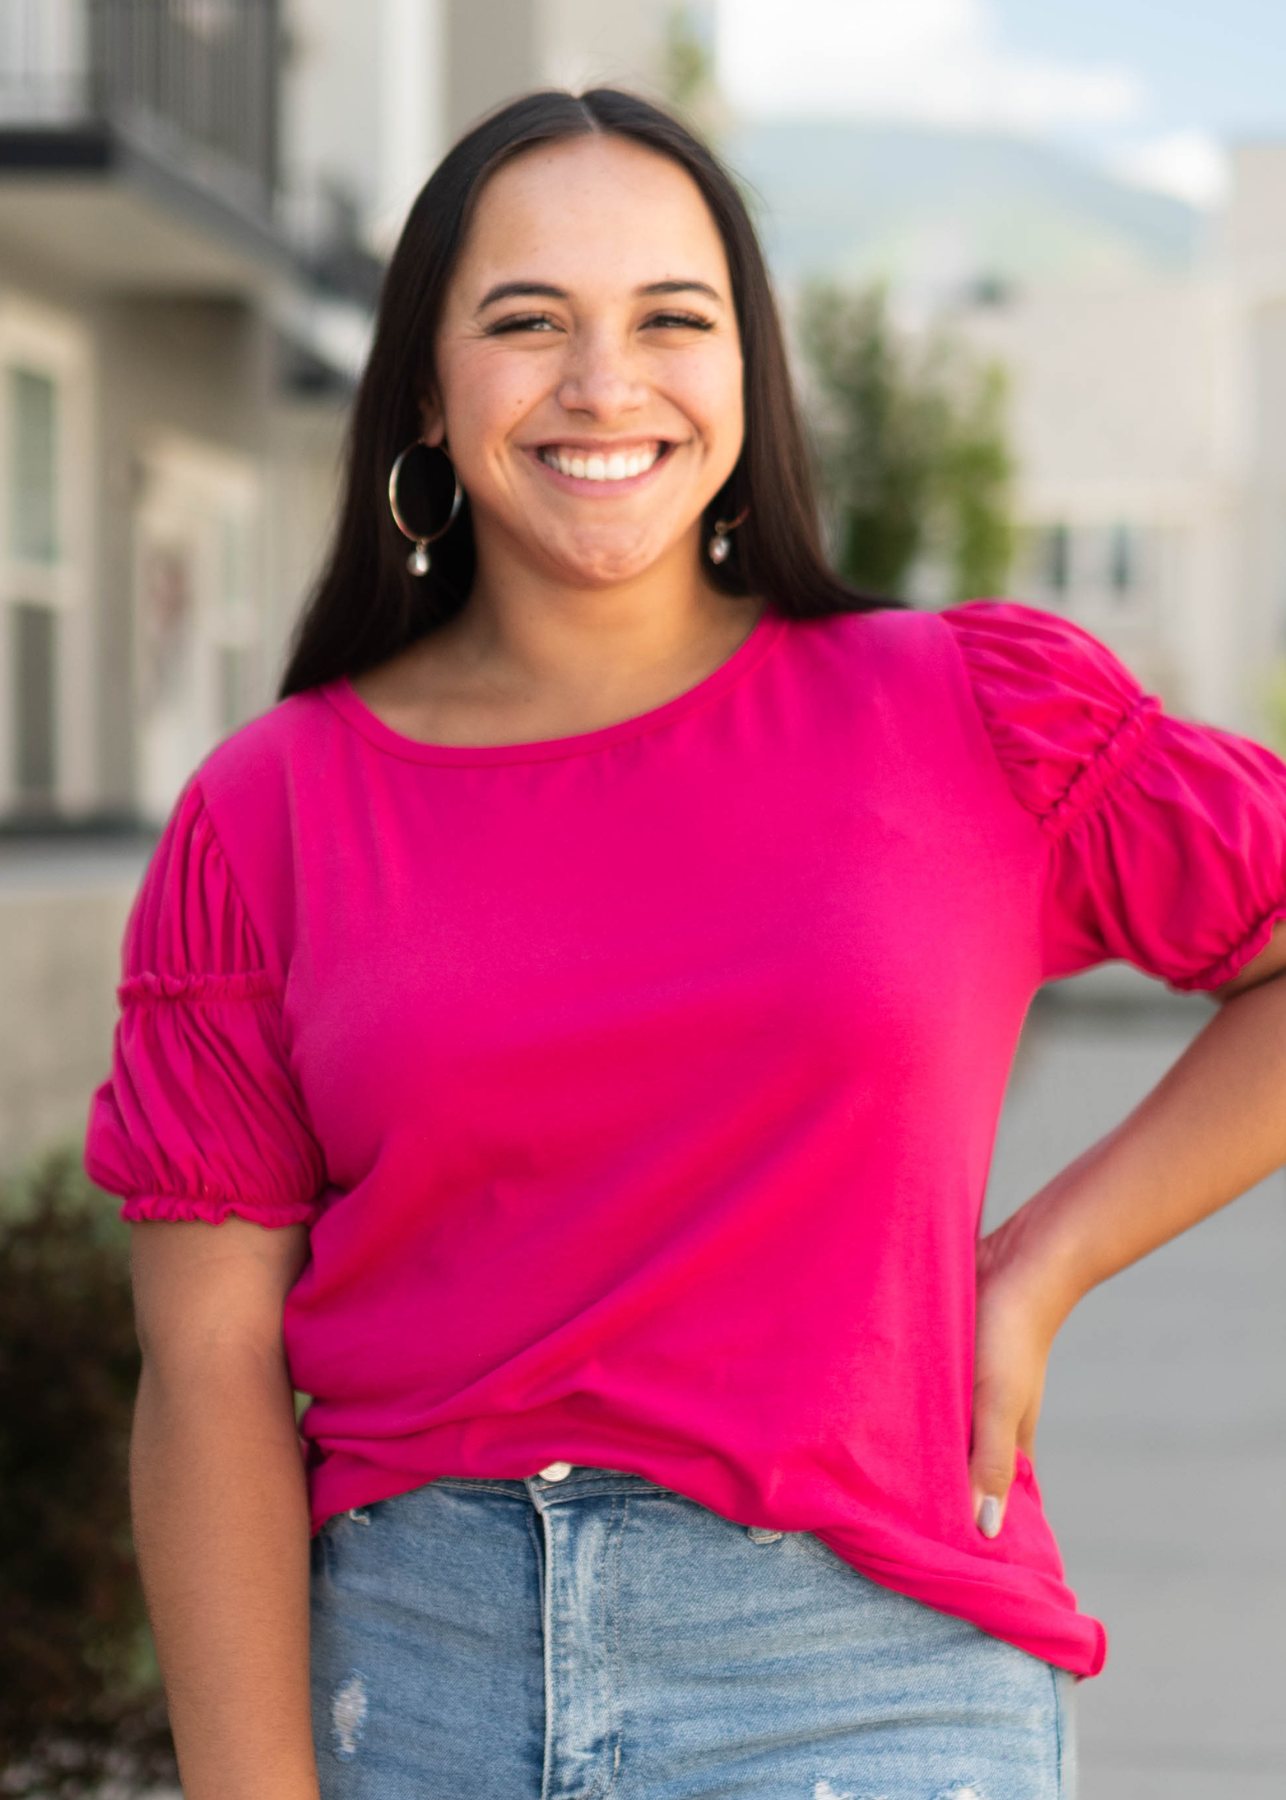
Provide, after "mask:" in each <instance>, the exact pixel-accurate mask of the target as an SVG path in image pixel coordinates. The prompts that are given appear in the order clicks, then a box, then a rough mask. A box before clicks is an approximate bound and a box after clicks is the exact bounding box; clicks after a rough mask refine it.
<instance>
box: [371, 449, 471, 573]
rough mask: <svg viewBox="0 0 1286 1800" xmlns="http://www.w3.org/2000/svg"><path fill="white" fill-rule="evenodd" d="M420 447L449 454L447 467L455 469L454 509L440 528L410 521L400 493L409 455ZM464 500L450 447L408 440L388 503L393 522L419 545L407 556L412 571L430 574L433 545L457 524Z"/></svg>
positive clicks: (391, 480) (393, 476) (391, 481)
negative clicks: (425, 527)
mask: <svg viewBox="0 0 1286 1800" xmlns="http://www.w3.org/2000/svg"><path fill="white" fill-rule="evenodd" d="M416 450H428V451H436V452H437V454H438V455H440V456H442V457H445V459H446V464H447V467H448V468H449V469H450V471H451V477H452V480H453V481H454V482H455V492H454V493H453V494H452V496H451V510H450V512H448V514H447V517H446V523H445V524H444V525H441V526H439V528H438V529H437V530H436V531H417V530H416V529H415V528H414V526H412V525H410V524H408V523H407V517H406V511H405V508H404V504H403V501H402V499H401V498H400V497H399V491H398V489H399V483H400V481H401V478H402V472H403V469H404V467H405V465H406V459H407V457H408V456H410V455H411V454H412V452H413V451H416ZM463 504H464V489H463V488H462V487H461V486H460V477H459V476H458V475H457V474H456V472H455V464H454V463H453V462H452V461H451V458H450V457H449V456H447V453H446V451H445V450H442V449H440V448H439V446H438V445H436V444H426V443H425V441H424V439H423V438H416V440H415V442H414V443H413V444H408V445H407V446H406V449H405V450H403V451H402V452H401V454H400V455H399V456H398V457H397V460H396V461H395V462H394V464H393V467H392V468H391V469H390V471H389V478H388V505H389V511H390V512H391V513H392V515H393V523H394V524H395V525H396V526H397V528H398V530H399V531H400V532H401V533H402V536H403V537H405V538H410V540H411V542H412V543H413V544H414V545H415V548H414V550H412V552H411V554H410V555H409V556H408V557H407V559H406V566H407V568H408V569H409V570H410V571H411V573H412V575H427V574H428V572H429V570H430V568H432V566H433V565H432V561H431V559H430V557H429V545H430V544H436V543H437V541H438V539H439V538H440V537H444V536H445V535H446V533H447V532H448V531H450V529H451V527H452V525H454V524H455V521H456V516H457V514H458V513H459V511H460V508H461V506H462V505H463Z"/></svg>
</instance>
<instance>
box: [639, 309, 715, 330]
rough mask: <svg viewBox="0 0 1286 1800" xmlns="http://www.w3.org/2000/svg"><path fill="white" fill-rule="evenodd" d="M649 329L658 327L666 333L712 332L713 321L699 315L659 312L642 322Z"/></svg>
mask: <svg viewBox="0 0 1286 1800" xmlns="http://www.w3.org/2000/svg"><path fill="white" fill-rule="evenodd" d="M643 323H644V325H645V326H647V327H649V328H650V327H651V326H653V325H659V326H661V327H662V328H663V329H664V330H667V331H713V330H714V320H713V319H707V318H703V317H702V315H701V314H700V313H689V312H661V313H651V314H650V315H649V316H648V317H647V318H646V319H645V320H644V321H643Z"/></svg>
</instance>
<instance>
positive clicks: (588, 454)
mask: <svg viewBox="0 0 1286 1800" xmlns="http://www.w3.org/2000/svg"><path fill="white" fill-rule="evenodd" d="M669 447H670V446H669V445H668V444H665V443H661V442H656V441H654V442H652V443H650V444H630V445H628V446H625V447H623V448H621V449H619V450H613V449H611V448H609V447H608V446H607V445H604V446H603V448H602V449H601V450H590V449H587V448H586V447H585V446H584V445H583V444H542V445H541V446H540V448H539V449H538V450H537V452H536V455H537V456H538V457H539V458H540V460H541V462H543V463H544V464H545V465H546V467H548V468H550V469H557V471H558V473H559V474H560V475H569V476H571V478H572V479H573V480H575V481H603V482H610V481H629V480H630V479H631V477H633V476H636V475H646V474H647V472H648V470H649V469H650V468H652V467H653V466H654V465H655V463H656V462H657V461H658V459H659V458H660V457H661V456H662V455H663V454H664V453H665V452H666V451H667V450H668V449H669Z"/></svg>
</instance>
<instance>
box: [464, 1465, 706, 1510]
mask: <svg viewBox="0 0 1286 1800" xmlns="http://www.w3.org/2000/svg"><path fill="white" fill-rule="evenodd" d="M546 1466H550V1465H546ZM433 1486H434V1487H440V1488H450V1489H453V1490H454V1491H455V1492H457V1493H466V1494H501V1495H504V1496H506V1497H507V1498H509V1499H511V1500H523V1501H527V1502H530V1503H531V1504H532V1505H534V1506H536V1507H545V1506H552V1505H556V1504H557V1502H558V1501H560V1500H579V1499H588V1498H589V1497H590V1496H591V1495H595V1494H638V1495H639V1496H640V1497H641V1496H643V1495H645V1494H671V1493H672V1490H671V1489H670V1488H665V1487H661V1486H660V1485H659V1484H658V1483H657V1482H655V1481H649V1480H648V1478H647V1477H646V1475H633V1474H631V1473H630V1471H629V1470H628V1469H592V1468H588V1467H586V1466H585V1465H584V1464H582V1463H574V1464H573V1465H572V1467H571V1469H570V1471H569V1472H568V1473H567V1474H566V1475H564V1476H563V1477H562V1478H561V1479H557V1478H555V1477H550V1476H546V1475H540V1474H536V1475H528V1476H526V1477H525V1478H522V1479H519V1480H514V1481H508V1480H504V1479H502V1478H499V1477H492V1476H488V1475H439V1476H437V1477H436V1478H435V1480H434V1482H433Z"/></svg>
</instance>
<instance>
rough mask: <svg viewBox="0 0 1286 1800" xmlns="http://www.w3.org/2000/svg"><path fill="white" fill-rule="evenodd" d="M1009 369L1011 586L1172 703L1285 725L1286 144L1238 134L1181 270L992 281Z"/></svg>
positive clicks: (986, 325) (1279, 728) (980, 309)
mask: <svg viewBox="0 0 1286 1800" xmlns="http://www.w3.org/2000/svg"><path fill="white" fill-rule="evenodd" d="M984 300H985V301H986V303H985V304H983V305H980V306H975V307H973V308H972V309H971V310H970V311H969V312H968V313H967V314H966V315H965V317H964V319H963V324H964V326H965V328H966V329H967V331H968V333H969V335H970V337H971V338H972V340H973V341H974V342H975V343H976V344H977V345H978V346H980V347H981V348H983V349H985V350H986V351H987V352H988V353H990V354H993V355H995V356H996V357H998V358H999V359H1000V360H1001V361H1002V362H1003V363H1004V364H1005V365H1006V366H1007V367H1008V369H1009V371H1010V375H1011V381H1012V421H1013V430H1014V440H1015V449H1016V452H1017V456H1018V463H1019V470H1020V492H1019V506H1020V516H1021V520H1022V526H1023V531H1022V554H1021V557H1020V563H1019V567H1018V570H1017V572H1016V578H1015V583H1014V585H1015V589H1016V591H1017V593H1018V595H1019V597H1020V598H1023V599H1026V600H1030V601H1031V602H1032V603H1034V604H1036V605H1040V606H1044V607H1048V608H1050V609H1052V610H1056V611H1065V612H1067V613H1068V614H1069V615H1070V616H1071V617H1073V618H1075V619H1076V620H1078V621H1079V622H1080V623H1082V624H1084V625H1085V626H1086V627H1087V629H1089V630H1091V631H1093V632H1095V633H1097V634H1098V635H1099V636H1101V637H1103V638H1105V639H1106V640H1107V641H1108V642H1109V643H1111V644H1112V645H1113V646H1114V648H1116V649H1117V650H1118V651H1119V652H1120V653H1121V654H1122V655H1123V656H1124V658H1125V659H1126V660H1127V661H1128V662H1129V663H1130V664H1131V665H1132V666H1133V667H1134V669H1135V670H1136V672H1137V673H1138V674H1139V676H1140V677H1141V678H1142V679H1143V680H1144V681H1145V682H1146V683H1148V684H1149V685H1151V686H1153V687H1155V688H1156V689H1158V690H1159V691H1160V692H1161V693H1162V694H1163V695H1164V696H1165V698H1166V699H1167V701H1168V702H1169V703H1170V704H1172V705H1173V706H1175V707H1177V708H1178V709H1179V710H1181V711H1183V712H1188V713H1191V714H1194V715H1196V716H1199V717H1201V718H1204V719H1208V720H1211V721H1214V722H1216V723H1220V724H1223V725H1226V726H1228V727H1230V728H1235V729H1240V730H1243V731H1247V732H1250V733H1252V734H1254V735H1258V736H1260V737H1263V738H1266V739H1268V740H1270V741H1273V740H1276V741H1278V742H1281V741H1282V739H1283V735H1284V732H1286V716H1284V711H1286V709H1284V707H1283V699H1284V697H1286V695H1284V687H1286V684H1284V682H1283V669H1284V668H1286V424H1284V423H1283V420H1286V145H1277V144H1273V145H1251V146H1246V147H1243V148H1241V149H1240V150H1238V151H1237V152H1236V155H1235V159H1234V183H1233V188H1232V192H1231V196H1230V199H1229V202H1228V205H1227V209H1226V212H1225V213H1224V215H1223V216H1222V218H1220V219H1219V220H1218V221H1217V224H1216V228H1215V230H1214V232H1213V233H1212V238H1211V242H1210V245H1209V247H1208V249H1207V251H1206V253H1205V254H1204V255H1203V256H1202V257H1201V258H1200V259H1199V260H1198V261H1197V263H1196V264H1195V266H1194V268H1193V270H1192V271H1191V272H1189V273H1187V274H1182V275H1172V276H1168V277H1166V276H1161V275H1156V276H1152V277H1135V278H1132V279H1128V280H1124V281H1120V282H1116V283H1112V284H1106V283H1104V284H1096V285H1092V286H1091V285H1077V284H1061V285H1055V284H1052V283H1051V284H1048V285H1045V286H1039V285H1034V286H1032V287H1031V288H1030V289H1028V290H1025V291H1024V290H1021V289H1020V290H1018V291H1017V292H1016V293H1006V292H1005V291H1004V290H1003V289H1002V290H1001V291H1000V292H999V293H996V294H991V295H985V296H984Z"/></svg>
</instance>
